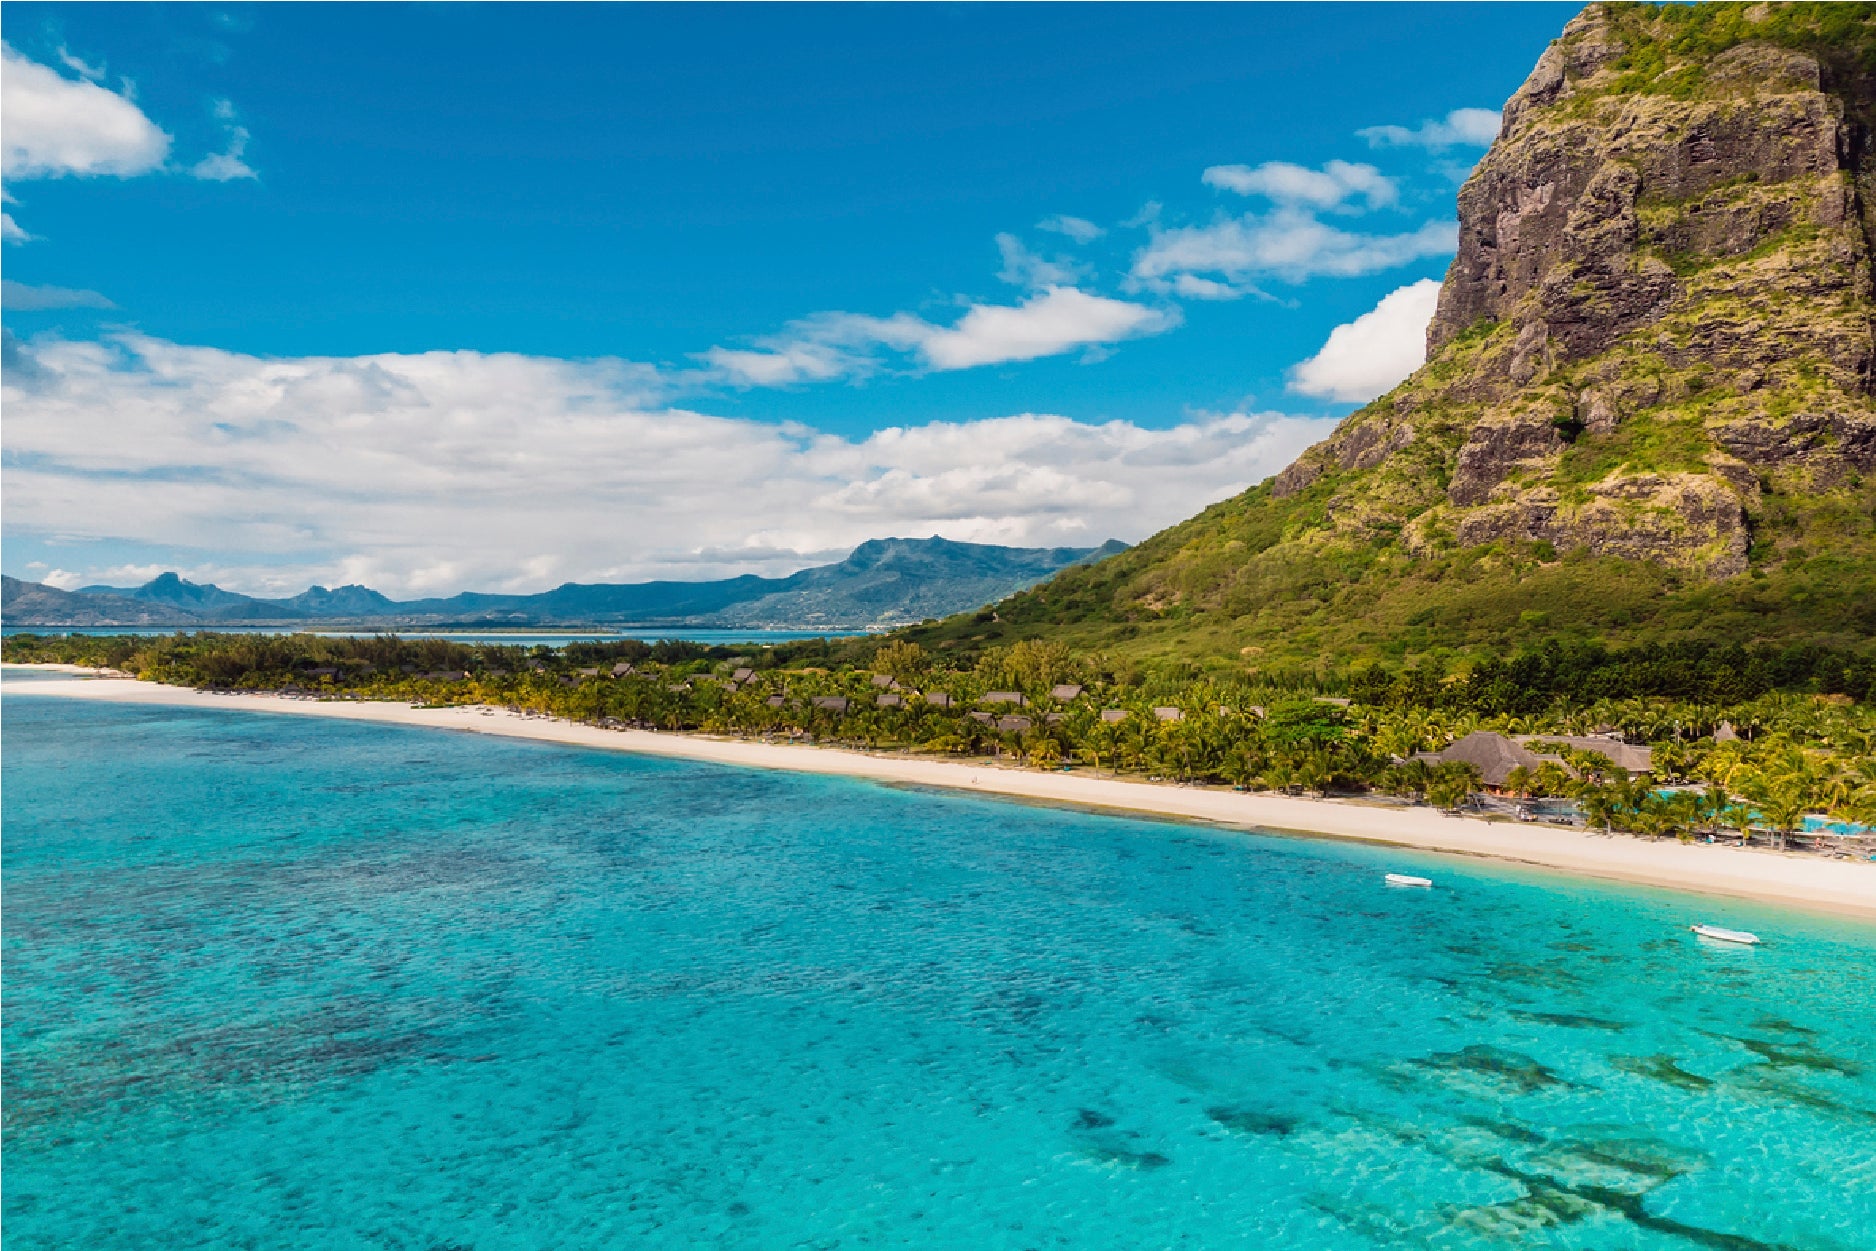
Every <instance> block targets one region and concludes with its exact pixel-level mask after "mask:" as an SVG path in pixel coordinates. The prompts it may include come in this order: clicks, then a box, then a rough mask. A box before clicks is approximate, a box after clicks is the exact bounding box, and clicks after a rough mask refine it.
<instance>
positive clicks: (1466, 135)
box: [1355, 109, 1501, 152]
mask: <svg viewBox="0 0 1876 1251" xmlns="http://www.w3.org/2000/svg"><path fill="white" fill-rule="evenodd" d="M1500 120H1501V119H1500V116H1499V113H1498V110H1497V109H1454V110H1453V111H1452V112H1450V113H1448V114H1447V115H1446V116H1445V117H1443V118H1429V119H1428V120H1426V121H1424V122H1421V123H1420V124H1419V125H1418V126H1412V127H1409V126H1370V127H1368V128H1367V129H1365V130H1358V131H1356V132H1355V133H1356V134H1357V135H1359V136H1360V137H1361V138H1363V139H1366V140H1367V141H1368V145H1369V146H1370V147H1374V148H1431V149H1433V150H1434V151H1436V152H1437V151H1443V150H1444V149H1446V148H1455V147H1469V148H1489V147H1491V146H1492V141H1493V140H1494V139H1496V138H1498V126H1499V122H1500Z"/></svg>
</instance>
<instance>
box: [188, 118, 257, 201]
mask: <svg viewBox="0 0 1876 1251" xmlns="http://www.w3.org/2000/svg"><path fill="white" fill-rule="evenodd" d="M215 117H216V120H218V121H220V122H223V123H226V124H227V127H228V150H227V151H226V152H217V153H215V154H213V155H210V156H205V157H203V158H202V159H201V160H199V161H197V162H196V163H195V164H194V165H192V166H190V167H189V173H190V175H191V176H192V177H195V178H200V179H203V180H204V181H206V182H233V181H234V180H235V179H237V178H259V177H260V175H259V174H256V173H255V172H254V170H253V169H252V168H251V167H250V166H249V165H248V163H247V162H246V161H244V160H243V159H242V157H243V156H244V155H245V154H246V152H247V150H248V139H249V135H248V128H247V127H246V126H238V125H235V124H234V120H235V107H234V102H233V101H232V100H217V101H215Z"/></svg>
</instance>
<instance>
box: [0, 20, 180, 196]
mask: <svg viewBox="0 0 1876 1251" xmlns="http://www.w3.org/2000/svg"><path fill="white" fill-rule="evenodd" d="M0 70H4V73H0V115H4V117H5V118H6V124H5V126H4V129H3V131H0V174H4V175H5V176H6V177H7V178H54V177H58V176H60V175H66V174H70V175H74V176H80V177H82V176H99V175H114V176H116V177H120V178H127V177H131V176H133V175H136V174H144V173H148V172H150V171H151V170H154V169H159V168H161V167H162V165H163V162H164V161H165V160H167V159H168V157H169V143H170V138H169V136H168V135H167V134H164V133H163V131H162V130H161V129H160V128H159V127H158V126H157V125H156V123H154V122H152V121H151V120H150V119H149V118H148V117H145V116H144V114H143V110H142V109H139V108H138V107H137V106H136V105H135V104H133V103H131V101H130V100H128V99H126V98H125V97H123V96H121V95H118V94H117V93H115V92H113V91H109V90H106V89H105V88H103V87H101V86H99V85H98V84H97V83H95V82H91V81H88V80H86V79H80V80H77V81H74V80H72V79H69V78H66V77H65V76H64V75H62V74H60V73H59V72H58V71H57V70H54V69H52V68H50V67H48V66H44V65H41V64H39V63H38V62H37V61H29V60H27V59H26V58H25V57H23V56H21V55H20V54H19V53H17V52H15V51H14V50H13V49H12V48H11V47H10V46H8V45H6V44H0Z"/></svg>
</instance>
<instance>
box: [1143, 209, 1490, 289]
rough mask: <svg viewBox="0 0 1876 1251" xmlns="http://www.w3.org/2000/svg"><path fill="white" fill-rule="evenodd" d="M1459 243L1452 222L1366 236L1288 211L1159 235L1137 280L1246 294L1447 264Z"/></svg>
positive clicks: (1150, 286)
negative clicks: (1271, 280) (1198, 284)
mask: <svg viewBox="0 0 1876 1251" xmlns="http://www.w3.org/2000/svg"><path fill="white" fill-rule="evenodd" d="M1458 237H1459V227H1458V225H1457V224H1456V223H1454V222H1450V221H1447V222H1427V223H1425V224H1424V225H1422V226H1421V227H1420V228H1419V229H1417V230H1413V231H1409V232H1407V233H1405V234H1393V235H1377V234H1362V233H1358V232H1354V231H1347V230H1342V229H1340V228H1339V227H1335V226H1331V225H1329V224H1327V223H1325V222H1323V221H1321V220H1319V219H1318V218H1317V217H1316V216H1315V215H1314V214H1313V213H1310V212H1308V211H1306V210H1303V209H1300V208H1292V207H1285V208H1278V209H1276V210H1275V211H1273V212H1271V213H1269V214H1267V215H1264V216H1261V217H1260V216H1256V215H1250V216H1244V217H1224V218H1220V219H1218V220H1217V221H1214V222H1212V223H1211V224H1210V225H1206V226H1183V227H1176V228H1173V229H1162V228H1153V229H1152V231H1151V236H1150V238H1149V239H1148V242H1147V245H1146V246H1145V247H1144V248H1142V249H1140V251H1139V252H1137V253H1136V254H1135V256H1134V260H1133V268H1132V271H1131V276H1132V278H1133V280H1134V282H1136V283H1137V284H1139V285H1141V286H1143V287H1145V288H1146V289H1148V290H1153V291H1176V290H1178V288H1179V286H1180V285H1181V284H1182V283H1184V282H1185V280H1186V279H1188V278H1190V277H1193V276H1197V277H1200V278H1203V279H1205V280H1206V281H1211V282H1218V283H1222V284H1224V285H1228V286H1230V287H1231V288H1233V289H1235V290H1240V291H1243V290H1248V289H1250V284H1251V283H1252V282H1253V281H1254V280H1255V279H1256V278H1258V277H1261V276H1266V275H1269V276H1275V277H1277V278H1281V279H1283V280H1284V281H1286V282H1305V281H1307V280H1308V279H1310V278H1314V277H1318V276H1331V277H1341V278H1347V277H1354V276H1357V275H1360V274H1371V273H1376V272H1379V271H1381V270H1384V269H1392V268H1394V267H1395V266H1397V265H1405V264H1409V263H1411V262H1413V261H1417V260H1420V259H1422V258H1424V257H1429V256H1444V255H1446V254H1448V253H1451V252H1452V251H1453V249H1454V248H1455V247H1456V246H1457V243H1458ZM1208 276H1210V277H1208Z"/></svg>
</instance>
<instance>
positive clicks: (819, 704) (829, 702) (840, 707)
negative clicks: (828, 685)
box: [814, 695, 847, 712]
mask: <svg viewBox="0 0 1876 1251" xmlns="http://www.w3.org/2000/svg"><path fill="white" fill-rule="evenodd" d="M814 706H815V707H816V708H830V709H832V710H833V711H835V712H845V711H847V697H846V696H845V695H816V696H815V697H814Z"/></svg>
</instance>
